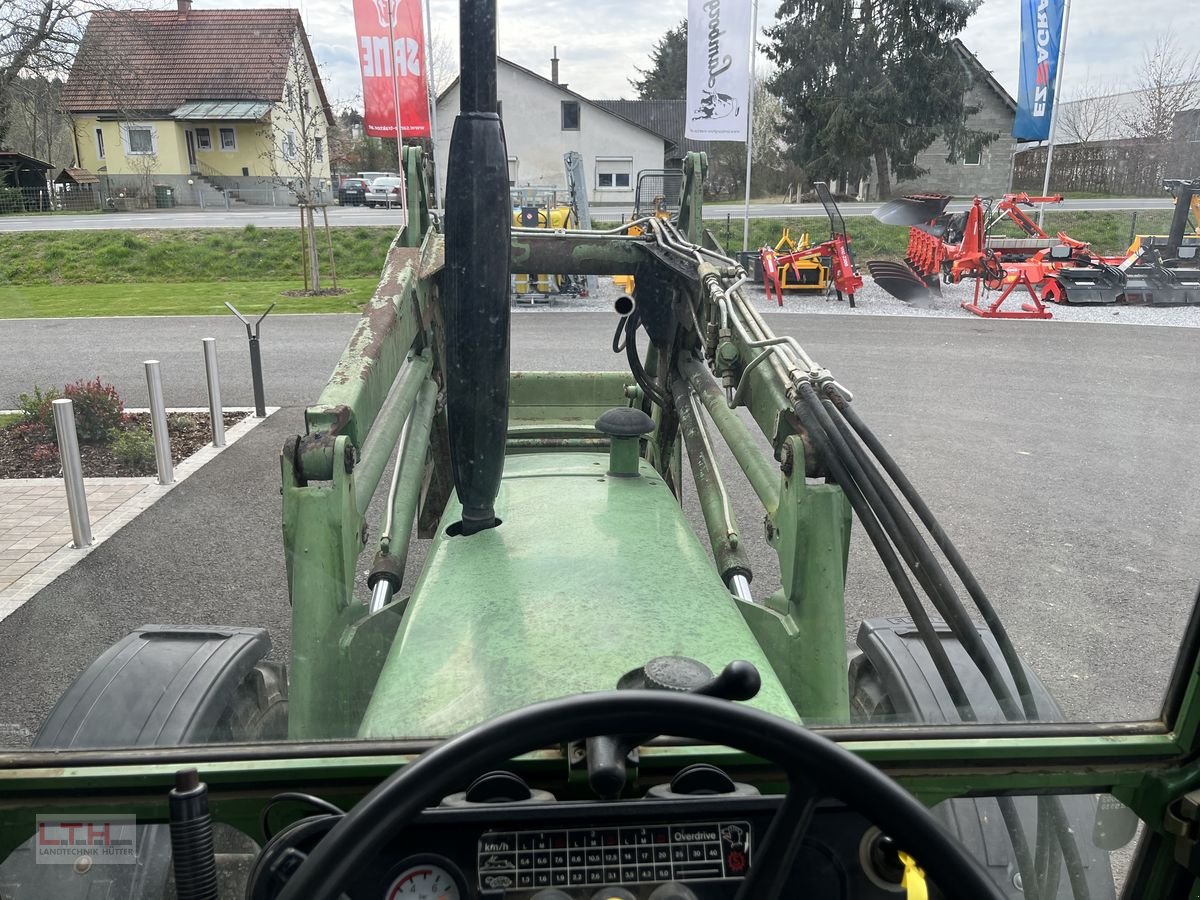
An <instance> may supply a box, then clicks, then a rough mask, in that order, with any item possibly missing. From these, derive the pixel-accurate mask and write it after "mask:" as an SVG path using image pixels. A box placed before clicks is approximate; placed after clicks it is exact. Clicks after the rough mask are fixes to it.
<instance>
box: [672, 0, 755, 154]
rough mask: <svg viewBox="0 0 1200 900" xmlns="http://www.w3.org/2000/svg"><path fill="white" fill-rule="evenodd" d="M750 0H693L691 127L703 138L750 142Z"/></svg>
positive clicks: (695, 137)
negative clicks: (747, 140) (748, 135)
mask: <svg viewBox="0 0 1200 900" xmlns="http://www.w3.org/2000/svg"><path fill="white" fill-rule="evenodd" d="M750 14H751V4H750V3H749V2H748V0H688V59H687V117H688V120H687V127H686V128H685V130H684V136H685V137H689V138H692V139H693V140H698V141H743V142H744V141H745V140H746V138H747V133H748V131H749V119H750Z"/></svg>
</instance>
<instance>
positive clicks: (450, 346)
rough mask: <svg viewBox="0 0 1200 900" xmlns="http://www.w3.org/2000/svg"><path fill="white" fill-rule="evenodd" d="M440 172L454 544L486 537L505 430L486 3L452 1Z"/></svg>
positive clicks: (502, 197)
mask: <svg viewBox="0 0 1200 900" xmlns="http://www.w3.org/2000/svg"><path fill="white" fill-rule="evenodd" d="M458 9H459V34H460V40H459V48H460V55H459V59H460V60H461V61H462V71H461V82H460V90H459V96H460V98H461V105H460V110H461V112H460V113H459V115H458V118H457V119H455V121H454V132H453V134H452V136H451V138H450V153H449V158H448V160H447V165H446V173H447V178H446V270H445V271H446V275H445V301H446V302H445V313H446V415H447V422H448V426H449V435H448V436H449V443H450V448H449V450H450V466H451V471H452V472H453V476H454V487H455V490H456V491H457V492H458V499H459V502H460V503H462V507H463V519H462V532H461V533H462V534H463V535H470V534H474V533H476V532H478V531H483V530H485V529H488V528H492V527H494V526H495V525H496V524H497V522H496V510H495V500H496V495H497V494H498V493H499V491H500V478H501V476H502V475H503V474H504V447H505V439H506V437H507V429H508V376H509V331H508V327H509V297H508V293H509V264H510V253H511V250H510V246H509V244H510V240H511V231H510V228H511V224H512V209H511V206H510V201H509V194H508V153H507V151H506V149H505V143H504V130H503V127H502V126H501V124H500V117H499V116H498V115H497V114H496V0H460V2H459V7H458Z"/></svg>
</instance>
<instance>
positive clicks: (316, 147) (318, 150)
mask: <svg viewBox="0 0 1200 900" xmlns="http://www.w3.org/2000/svg"><path fill="white" fill-rule="evenodd" d="M313 155H314V156H316V157H317V159H319V160H321V159H324V158H325V144H324V142H323V141H322V140H321V138H313Z"/></svg>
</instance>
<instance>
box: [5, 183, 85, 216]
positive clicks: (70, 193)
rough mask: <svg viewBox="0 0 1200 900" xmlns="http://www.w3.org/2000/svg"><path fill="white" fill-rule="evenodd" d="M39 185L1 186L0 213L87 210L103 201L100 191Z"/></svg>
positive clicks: (76, 187) (77, 187)
mask: <svg viewBox="0 0 1200 900" xmlns="http://www.w3.org/2000/svg"><path fill="white" fill-rule="evenodd" d="M55 187H56V190H51V189H49V188H37V187H0V214H4V213H37V212H57V211H64V210H67V211H73V212H87V211H89V210H93V209H100V208H101V206H102V205H103V201H102V199H101V196H100V192H99V191H97V190H87V189H86V188H81V187H79V186H73V187H72V188H71V189H70V190H63V189H62V188H63V187H64V186H63V185H56V186H55Z"/></svg>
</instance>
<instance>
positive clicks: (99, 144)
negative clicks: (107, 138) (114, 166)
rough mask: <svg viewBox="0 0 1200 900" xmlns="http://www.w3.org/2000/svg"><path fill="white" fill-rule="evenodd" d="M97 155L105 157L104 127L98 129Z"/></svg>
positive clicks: (100, 157) (101, 157)
mask: <svg viewBox="0 0 1200 900" xmlns="http://www.w3.org/2000/svg"><path fill="white" fill-rule="evenodd" d="M96 157H97V158H98V159H104V129H103V128H97V129H96Z"/></svg>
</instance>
